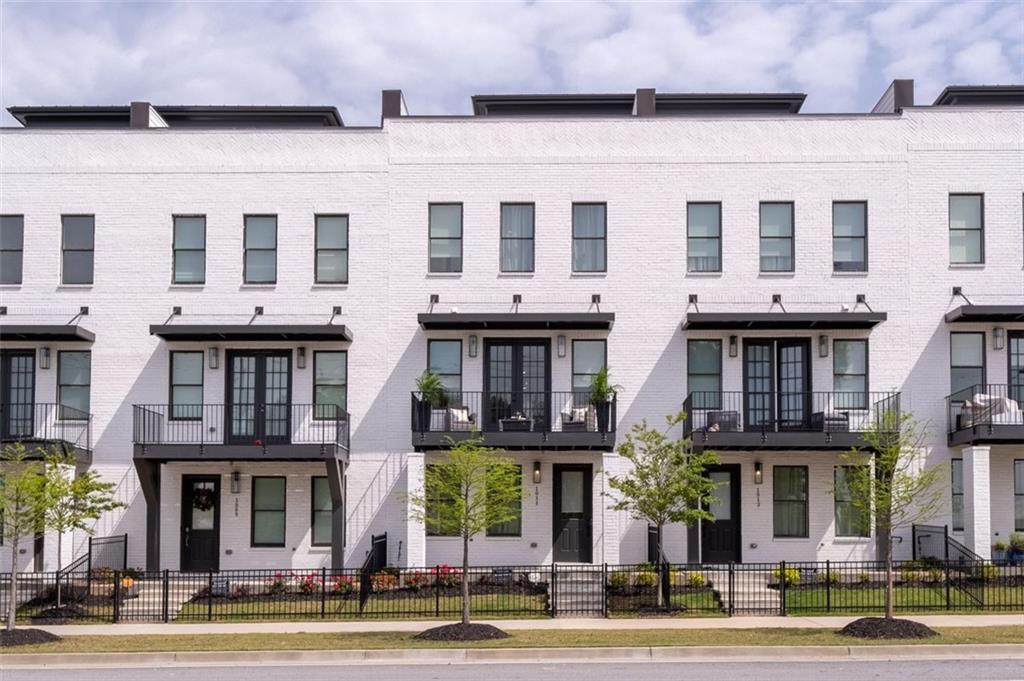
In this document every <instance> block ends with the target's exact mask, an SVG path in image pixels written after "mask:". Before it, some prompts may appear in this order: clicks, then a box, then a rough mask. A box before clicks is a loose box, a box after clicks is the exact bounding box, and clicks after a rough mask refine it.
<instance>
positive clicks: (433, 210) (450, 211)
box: [430, 204, 462, 239]
mask: <svg viewBox="0 0 1024 681" xmlns="http://www.w3.org/2000/svg"><path fill="white" fill-rule="evenodd" d="M430 236H431V237H448V238H455V239H458V238H461V237H462V206H460V205H457V204H456V205H439V204H433V205H431V206H430Z"/></svg>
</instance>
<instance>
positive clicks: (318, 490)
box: [313, 477, 333, 511]
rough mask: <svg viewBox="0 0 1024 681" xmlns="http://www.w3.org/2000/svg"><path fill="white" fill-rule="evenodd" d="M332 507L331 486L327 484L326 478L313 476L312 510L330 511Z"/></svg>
mask: <svg viewBox="0 0 1024 681" xmlns="http://www.w3.org/2000/svg"><path fill="white" fill-rule="evenodd" d="M332 508H333V507H332V505H331V486H330V485H328V484H327V478H321V477H316V478H313V510H315V511H330V510H332Z"/></svg>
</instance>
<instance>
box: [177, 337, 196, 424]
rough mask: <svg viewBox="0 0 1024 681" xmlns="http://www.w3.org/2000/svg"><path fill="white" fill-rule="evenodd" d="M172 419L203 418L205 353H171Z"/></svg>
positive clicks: (191, 419)
mask: <svg viewBox="0 0 1024 681" xmlns="http://www.w3.org/2000/svg"><path fill="white" fill-rule="evenodd" d="M171 418H172V419H174V420H181V421H199V420H201V419H202V418H203V353H202V351H200V352H171Z"/></svg>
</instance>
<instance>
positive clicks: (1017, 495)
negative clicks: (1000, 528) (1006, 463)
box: [1013, 459, 1024, 532]
mask: <svg viewBox="0 0 1024 681" xmlns="http://www.w3.org/2000/svg"><path fill="white" fill-rule="evenodd" d="M1018 465H1019V466H1021V467H1022V468H1024V459H1014V460H1013V531H1014V532H1024V513H1022V514H1020V515H1017V500H1018V499H1021V500H1022V501H1021V503H1022V504H1024V473H1022V474H1021V478H1022V484H1021V487H1020V488H1019V489H1018V488H1017V466H1018Z"/></svg>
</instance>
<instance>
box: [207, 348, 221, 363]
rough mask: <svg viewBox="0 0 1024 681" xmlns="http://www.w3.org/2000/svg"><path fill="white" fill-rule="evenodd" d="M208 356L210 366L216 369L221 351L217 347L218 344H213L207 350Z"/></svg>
mask: <svg viewBox="0 0 1024 681" xmlns="http://www.w3.org/2000/svg"><path fill="white" fill-rule="evenodd" d="M206 358H207V363H208V364H209V367H210V368H211V369H216V368H217V364H218V360H219V359H220V351H219V350H218V349H217V346H216V345H211V346H210V347H209V348H208V349H207V350H206Z"/></svg>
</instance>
